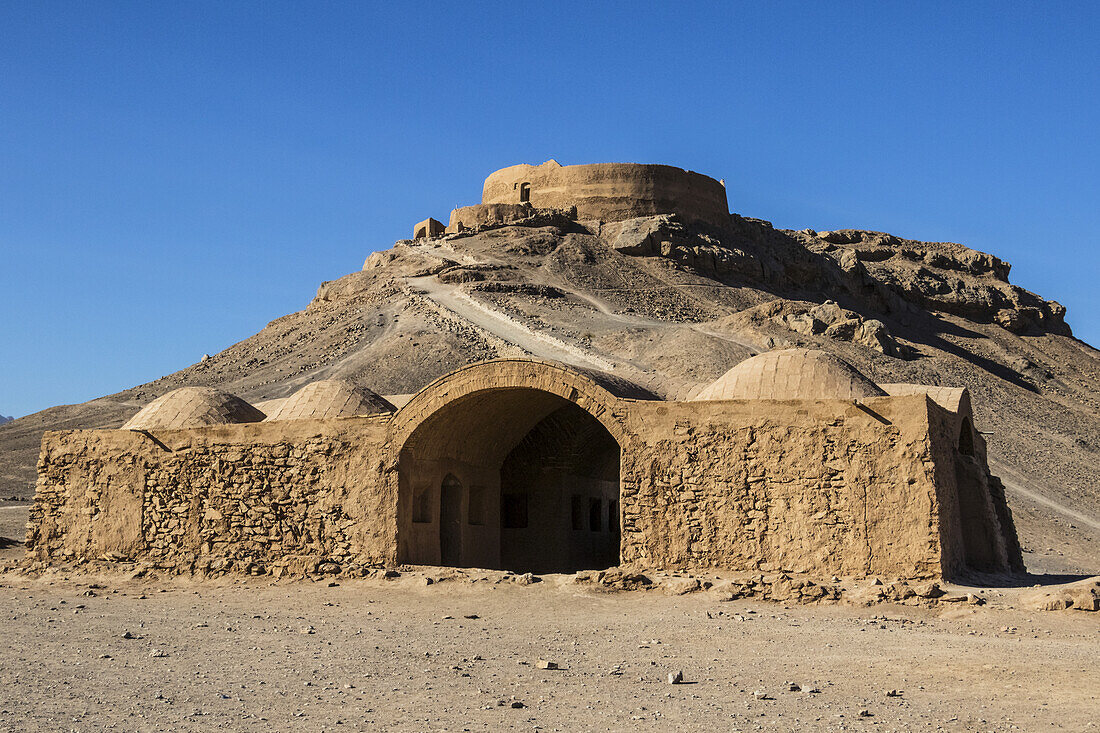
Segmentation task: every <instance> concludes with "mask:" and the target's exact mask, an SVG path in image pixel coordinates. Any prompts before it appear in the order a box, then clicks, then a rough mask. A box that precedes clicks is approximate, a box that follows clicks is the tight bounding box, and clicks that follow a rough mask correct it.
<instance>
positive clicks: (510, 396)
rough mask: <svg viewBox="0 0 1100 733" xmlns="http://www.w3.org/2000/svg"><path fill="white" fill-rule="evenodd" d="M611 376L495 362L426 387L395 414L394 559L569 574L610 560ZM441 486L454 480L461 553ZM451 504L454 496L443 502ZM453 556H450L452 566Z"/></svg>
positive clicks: (615, 556)
mask: <svg viewBox="0 0 1100 733" xmlns="http://www.w3.org/2000/svg"><path fill="white" fill-rule="evenodd" d="M638 398H644V399H654V396H653V395H652V394H650V393H648V392H646V391H645V390H643V389H641V388H639V387H637V386H636V385H633V384H631V383H629V382H626V381H624V380H621V379H618V378H616V377H614V376H613V375H608V374H604V373H600V372H590V371H585V370H581V369H576V368H572V367H567V366H565V365H562V364H557V363H554V362H546V361H535V360H526V359H501V360H495V361H491V362H482V363H479V364H474V365H471V366H468V367H465V368H462V369H459V370H457V371H455V372H452V373H451V374H448V375H447V376H445V377H442V378H441V379H438V380H436V381H435V382H433V383H432V384H430V385H428V386H427V387H425V388H424V389H423V390H421V391H420V392H419V393H417V394H416V395H415V396H414V397H413V398H412V399H411V400H410V401H409V402H408V404H406V405H405V406H404V407H402V408H401V409H400V410H398V411H397V413H396V414H395V415H394V419H393V429H394V433H393V436H394V446H395V448H396V449H397V451H398V501H397V519H398V560H399V562H403V563H412V564H429V565H434V564H442V563H443V561H444V560H446V561H448V562H447V564H452V565H457V566H464V567H487V568H505V569H509V570H515V571H518V572H528V571H530V572H543V573H544V572H566V571H572V570H579V569H582V568H588V567H608V566H610V565H616V564H618V562H619V544H620V538H619V534H618V527H619V512H620V505H619V485H620V476H619V472H620V456H621V446H622V445H623V441H624V437H625V435H624V426H623V419H624V417H625V406H624V404H623V403H622V402H621V401H622V400H623V399H638ZM444 482H447V489H446V491H447V492H451V493H452V495H453V491H454V490H455V487H456V486H461V492H462V494H461V500H460V502H459V510H458V511H459V515H460V518H461V521H460V529H459V534H460V540H459V545H460V548H459V549H458V550H457V551H456V550H455V549H454V548H453V545H452V544H451V543H453V542H454V528H453V525H451V528H450V529H445V528H444V526H443V524H442V522H441V519H442V518H443V517H444V516H445V515H446V516H447V517H448V518H450V521H452V522H453V516H454V513H455V509H454V506H453V505H452V506H450V507H449V508H448V507H444V506H443V504H442V503H441V502H442V500H443V498H444ZM452 501H453V499H452ZM455 557H457V558H458V559H457V561H455V559H454V558H455Z"/></svg>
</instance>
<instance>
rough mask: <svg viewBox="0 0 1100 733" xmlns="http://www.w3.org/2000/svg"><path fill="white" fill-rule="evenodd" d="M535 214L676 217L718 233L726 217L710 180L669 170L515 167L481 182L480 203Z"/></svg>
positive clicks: (721, 192) (719, 189)
mask: <svg viewBox="0 0 1100 733" xmlns="http://www.w3.org/2000/svg"><path fill="white" fill-rule="evenodd" d="M525 184H526V185H528V186H529V199H528V200H529V201H530V203H531V205H532V206H534V207H535V208H539V209H568V208H570V207H574V206H575V207H576V209H577V218H578V219H600V220H603V221H621V220H624V219H633V218H636V217H640V216H652V215H653V214H679V215H680V216H682V217H683V218H684V219H685V220H687V221H692V220H695V221H702V222H705V223H707V224H709V225H711V226H713V227H717V228H719V229H721V230H724V229H726V228H728V226H729V221H730V215H729V204H728V202H727V201H726V188H725V186H723V185H722V184H720V183H719V182H718V181H716V180H714V179H713V178H709V177H707V176H704V175H701V174H699V173H695V172H693V171H686V170H683V169H682V168H675V167H673V166H668V165H643V164H636V163H597V164H593V165H568V166H561V165H560V164H558V163H557V162H555V161H547V162H546V163H543V164H542V165H538V166H533V165H526V164H523V165H514V166H511V167H508V168H502V169H501V170H498V171H496V172H495V173H493V174H491V175H490V176H489V177H488V178H486V179H485V186H484V188H483V190H482V197H481V202H482V203H483V204H519V203H523V197H524V196H525V194H523V190H524V185H525Z"/></svg>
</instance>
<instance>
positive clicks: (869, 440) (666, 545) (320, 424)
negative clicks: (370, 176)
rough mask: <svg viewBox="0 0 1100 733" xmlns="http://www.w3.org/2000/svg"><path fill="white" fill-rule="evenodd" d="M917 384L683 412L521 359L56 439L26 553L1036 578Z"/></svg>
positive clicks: (628, 389)
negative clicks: (288, 410) (217, 415)
mask: <svg viewBox="0 0 1100 733" xmlns="http://www.w3.org/2000/svg"><path fill="white" fill-rule="evenodd" d="M892 387H895V388H898V391H902V392H904V391H906V390H903V389H900V387H902V386H899V385H892ZM908 391H909V392H910V393H909V394H901V395H899V396H892V397H891V396H878V397H869V398H866V399H862V400H852V399H813V400H806V399H803V400H783V399H768V400H745V399H742V400H702V401H698V400H697V401H691V402H670V401H664V400H659V399H657V398H655V397H654V396H653V395H651V394H649V393H647V392H646V391H645V390H642V389H640V388H638V387H636V386H634V385H632V384H630V383H628V382H624V381H623V380H621V379H617V378H615V377H613V376H611V375H607V374H601V373H599V372H591V371H584V370H579V369H575V368H571V367H566V366H564V365H560V364H556V363H551V362H542V361H532V360H519V359H514V360H498V361H493V362H485V363H482V364H477V365H473V366H470V367H466V368H463V369H460V370H458V371H456V372H454V373H452V374H450V375H447V376H446V377H443V378H441V379H440V380H437V381H436V382H433V383H432V384H430V385H428V386H426V387H425V388H424V389H423V390H421V391H420V392H419V393H417V394H416V395H415V396H414V397H413V398H412V399H411V400H410V401H409V402H408V403H407V404H405V405H403V406H402V407H401V408H399V409H397V411H396V412H392V413H389V412H386V413H381V414H376V415H370V416H357V417H337V418H330V419H299V420H292V421H265V422H252V423H244V424H230V425H206V426H198V427H194V428H189V429H159V430H91V431H68V432H53V433H47V434H46V436H45V437H44V438H43V446H42V455H41V460H40V462H39V481H38V491H37V495H36V500H35V505H34V507H33V509H32V514H31V522H30V524H29V532H28V540H27V542H28V547H29V548H30V551H31V552H32V553H33V554H34V555H35V556H37V557H39V558H41V559H45V560H76V561H80V560H93V559H129V560H141V561H145V562H148V563H152V564H154V565H156V566H159V567H163V568H166V569H170V570H173V571H177V572H200V573H203V572H220V571H225V570H233V571H238V572H247V573H260V572H274V573H282V572H286V571H290V572H314V571H318V570H320V571H321V572H324V571H326V570H332V571H336V570H341V571H350V570H352V569H354V568H356V567H364V566H372V567H383V566H384V567H392V566H395V565H397V564H402V563H414V564H445V565H456V566H475V567H488V568H506V569H511V570H516V571H534V572H552V571H573V570H580V569H590V568H600V567H609V566H612V565H620V564H621V565H624V566H629V567H637V568H663V569H668V570H683V569H703V568H724V569H730V570H750V571H770V570H786V571H793V572H816V573H826V574H831V573H835V574H843V575H868V574H876V575H882V576H886V577H906V578H911V577H928V576H939V575H947V576H952V575H957V574H959V573H961V572H964V571H966V570H968V569H970V570H981V571H992V572H1004V571H1012V570H1018V569H1021V568H1022V565H1021V564H1020V562H1019V547H1018V544H1016V541H1015V531H1014V529H1013V527H1012V523H1011V516H1010V514H1009V513H1008V510H1007V506H1006V505H1005V503H1004V496H1003V492H1000V491H998V484H997V483H996V480H995V479H993V478H992V477H990V476H989V472H988V469H987V467H986V463H985V447H984V443H983V442H982V440H981V436H980V435H977V434H975V433H973V428H972V426H971V423H972V416H970V415H969V414H964V415H960V414H959V412H956V411H952V410H950V409H948V408H947V407H944V406H943V405H941V404H939V403H937V402H936V401H935V400H933V399H932V398H931V397H930V396H929V395H928V394H926V393H923V392H920V391H919V390H908ZM940 396H941V398H942V397H943V395H940ZM947 401H948V402H949V404H957V405H958V406H959V409H963V410H966V411H967V413H968V411H969V401H968V400H963V399H961V398H960V397H959V395H957V394H953V395H950V394H949V395H948V400H947ZM960 431H968V432H967V433H966V434H962V433H960Z"/></svg>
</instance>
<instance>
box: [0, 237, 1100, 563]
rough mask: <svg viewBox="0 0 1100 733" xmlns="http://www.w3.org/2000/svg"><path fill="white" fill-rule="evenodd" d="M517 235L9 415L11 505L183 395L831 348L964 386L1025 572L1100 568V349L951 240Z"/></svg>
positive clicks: (431, 260) (370, 279)
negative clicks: (196, 359) (44, 441)
mask: <svg viewBox="0 0 1100 733" xmlns="http://www.w3.org/2000/svg"><path fill="white" fill-rule="evenodd" d="M525 224H526V225H515V226H505V227H497V228H487V229H482V230H480V231H476V232H474V233H471V234H467V235H455V236H448V237H444V238H439V239H433V240H417V241H415V242H399V243H398V244H397V245H396V246H394V247H393V248H392V249H388V250H385V251H380V252H376V253H374V254H372V255H370V257H369V258H367V261H366V263H365V266H364V268H363V270H362V271H360V272H356V273H352V274H350V275H347V276H345V277H342V278H340V279H339V280H334V281H332V282H326V283H323V284H322V285H321V287H320V289H319V290H318V293H317V296H316V298H315V299H314V300H313V302H311V303H310V305H309V306H308V307H307V308H306V309H305V310H303V311H300V312H297V313H292V314H290V315H288V316H284V317H282V318H279V319H278V320H275V321H272V322H271V323H270V324H268V326H267V327H266V328H264V329H263V330H262V331H261V332H260V333H258V334H256V335H255V336H252V337H251V338H248V339H246V340H244V341H241V342H240V343H238V344H235V345H234V346H232V347H230V348H229V349H226V350H225V351H223V352H221V353H219V354H216V355H213V356H211V357H210V358H209V359H206V360H204V361H203V362H201V363H198V364H194V365H192V366H189V367H187V368H186V369H183V370H181V371H179V372H176V373H174V374H171V375H168V376H166V377H163V378H161V379H158V380H156V381H154V382H150V383H148V384H144V385H140V386H138V387H135V388H133V389H130V390H127V391H125V392H120V393H118V394H115V395H111V396H108V397H103V398H100V399H97V400H93V401H91V402H88V403H85V404H83V405H73V406H64V407H56V408H51V409H49V410H45V411H43V412H40V413H37V414H35V415H31V416H28V417H25V418H21V419H19V420H16V421H14V422H12V423H10V424H7V425H4V426H2V427H0V481H2V485H0V496H5V497H6V496H18V497H24V498H25V497H29V496H30V495H32V493H33V484H34V465H35V460H36V455H37V447H38V442H39V440H40V437H41V433H42V431H43V430H46V429H67V428H78V427H117V426H119V425H121V424H122V422H123V421H124V420H125V419H127V418H128V417H129V416H130V415H132V414H133V413H135V412H136V411H137V410H138V409H139V407H141V406H142V405H144V404H145V403H147V402H149V401H150V400H152V399H153V398H155V397H157V396H159V395H161V394H163V393H164V392H166V391H168V390H170V389H174V388H176V387H180V386H184V385H209V386H218V387H221V388H223V389H226V390H229V391H231V392H234V393H236V394H238V395H240V396H242V397H244V398H245V399H247V400H249V401H250V402H253V403H259V402H264V401H268V400H274V399H280V398H283V397H286V396H287V395H289V394H290V393H292V392H293V391H295V390H296V389H297V388H299V387H300V386H302V385H303V384H306V383H308V382H311V381H314V380H316V379H321V378H326V377H332V376H341V377H345V378H349V379H352V380H354V381H358V382H360V383H362V384H364V385H365V386H369V387H370V388H372V389H373V390H375V391H377V392H379V393H383V394H389V395H399V394H407V393H411V392H414V391H416V390H418V389H419V388H421V387H422V386H424V385H425V384H427V383H428V382H429V381H431V380H432V379H434V378H436V377H438V376H441V375H442V374H444V373H446V372H448V371H450V370H453V369H454V368H456V367H458V366H461V365H463V364H467V363H471V362H475V361H482V360H485V359H490V358H495V357H499V356H512V355H525V354H527V355H535V356H539V357H543V358H549V359H556V360H560V361H565V362H569V363H573V364H577V365H581V366H586V367H594V368H597V369H602V370H606V371H612V372H615V373H617V374H619V375H621V376H623V377H626V378H629V379H631V380H633V381H635V382H637V383H639V384H641V385H643V386H645V387H647V388H649V389H650V390H651V391H653V392H655V393H657V394H659V395H661V396H664V397H667V398H685V397H690V396H691V395H693V394H694V393H695V392H697V391H698V390H699V389H701V388H702V387H703V386H705V385H706V384H708V383H709V382H710V381H712V380H713V379H715V378H716V377H718V376H719V375H721V374H722V373H723V372H725V371H726V370H727V369H729V368H730V367H731V366H732V365H733V364H735V363H737V362H739V361H741V360H743V359H744V358H746V357H747V356H749V355H751V354H753V353H757V352H759V351H763V350H767V349H769V348H773V347H777V346H789V345H800V346H802V345H812V346H816V347H819V348H824V349H826V350H830V351H834V352H836V353H838V354H839V355H840V356H842V357H843V358H844V359H847V360H848V361H850V362H852V363H853V364H855V365H856V366H858V367H859V368H860V369H861V370H863V371H864V372H865V373H866V374H867V375H868V376H870V377H872V378H873V379H875V380H876V381H878V382H880V383H890V382H916V383H925V384H941V385H951V386H966V387H968V388H969V389H970V390H971V392H972V393H973V396H974V398H975V407H976V412H977V416H978V428H979V429H980V430H982V431H985V432H986V433H987V436H986V437H987V440H988V441H989V446H990V456H991V459H992V461H993V467H994V470H995V471H996V472H998V473H999V474H1000V475H1001V477H1002V479H1003V480H1004V481H1005V484H1006V486H1007V488H1008V491H1009V502H1010V505H1011V507H1012V509H1013V511H1014V513H1015V516H1016V521H1017V524H1018V526H1019V530H1020V535H1021V539H1022V540H1023V543H1024V546H1025V551H1026V554H1025V558H1026V559H1027V561H1028V562H1029V564H1030V566H1031V567H1032V568H1033V569H1038V570H1048V571H1066V572H1075V571H1090V572H1093V573H1095V572H1097V570H1098V569H1100V521H1098V517H1100V484H1098V482H1097V481H1096V478H1095V476H1096V469H1097V466H1100V399H1098V397H1097V395H1098V394H1100V352H1097V351H1096V350H1095V349H1093V348H1091V347H1090V346H1088V345H1086V344H1084V343H1082V342H1080V341H1077V340H1076V339H1074V338H1073V337H1072V336H1071V335H1070V330H1069V328H1068V326H1067V325H1066V324H1065V321H1064V315H1065V309H1064V308H1062V307H1061V306H1060V305H1059V304H1057V303H1055V302H1053V301H1046V300H1043V299H1042V298H1040V297H1039V296H1037V295H1035V294H1033V293H1029V292H1027V291H1025V290H1022V289H1020V288H1017V287H1015V286H1013V285H1012V284H1011V283H1010V282H1009V279H1008V275H1009V266H1008V264H1007V263H1005V262H1003V261H1001V260H999V259H997V258H996V257H994V256H992V255H989V254H985V253H981V252H976V251H974V250H970V249H967V248H966V247H963V246H961V245H958V244H949V243H928V242H916V241H911V240H905V239H900V238H898V237H895V236H892V235H889V234H882V233H878V232H862V231H855V230H844V231H835V232H820V233H819V232H814V231H811V230H803V231H798V232H794V231H782V230H776V229H774V228H772V226H771V225H770V224H768V223H767V222H762V221H759V220H755V219H748V218H742V217H737V216H734V217H733V218H732V224H731V226H730V228H729V229H726V230H722V231H702V230H700V229H698V228H695V227H691V226H685V225H684V224H682V223H680V222H679V221H678V220H677V219H675V218H674V217H670V216H655V217H646V218H642V219H633V220H629V221H625V222H614V223H608V224H602V225H601V224H600V223H598V222H573V221H570V220H568V219H565V218H559V217H553V216H549V217H546V216H544V217H541V218H536V219H533V220H531V221H528V222H526V223H525Z"/></svg>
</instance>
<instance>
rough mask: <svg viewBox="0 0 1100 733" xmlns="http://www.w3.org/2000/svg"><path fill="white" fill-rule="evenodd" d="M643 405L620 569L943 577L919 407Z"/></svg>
mask: <svg viewBox="0 0 1100 733" xmlns="http://www.w3.org/2000/svg"><path fill="white" fill-rule="evenodd" d="M867 407H868V409H867V410H864V409H861V408H860V407H857V406H855V405H852V404H851V403H849V404H848V406H847V407H846V408H845V407H844V405H843V403H838V402H821V403H812V402H810V403H808V402H799V403H791V402H761V403H755V404H753V403H744V402H742V403H738V402H724V403H706V404H700V403H694V404H688V405H683V404H682V403H681V404H677V403H667V404H665V405H660V406H658V405H653V404H651V405H645V404H644V403H638V409H637V410H636V411H635V414H634V415H633V416H632V418H633V419H632V421H631V424H635V423H638V424H641V423H644V425H645V430H641V429H637V430H633V431H632V432H633V434H634V436H635V439H634V441H633V442H632V443H631V444H630V445H629V446H627V448H626V450H624V452H623V465H622V506H623V548H622V555H623V561H624V562H627V563H635V564H638V565H641V566H645V567H654V566H656V567H665V568H682V567H689V568H690V567H696V568H707V567H725V568H731V569H737V570H787V571H792V572H820V571H821V570H822V569H825V568H828V569H831V571H832V572H836V573H840V574H859V575H862V574H867V573H881V574H883V575H888V576H906V577H913V576H920V575H935V574H938V572H939V570H940V547H939V535H938V532H937V527H938V521H937V518H938V508H939V504H938V499H937V496H936V494H937V491H936V487H935V484H934V481H933V475H932V456H931V452H930V446H929V442H928V433H927V430H928V409H929V407H928V402H927V400H926V399H925V398H924V397H923V396H920V397H909V398H903V399H896V398H894V399H890V398H886V399H881V400H868V401H867Z"/></svg>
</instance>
